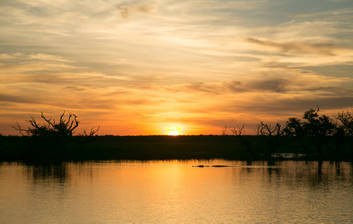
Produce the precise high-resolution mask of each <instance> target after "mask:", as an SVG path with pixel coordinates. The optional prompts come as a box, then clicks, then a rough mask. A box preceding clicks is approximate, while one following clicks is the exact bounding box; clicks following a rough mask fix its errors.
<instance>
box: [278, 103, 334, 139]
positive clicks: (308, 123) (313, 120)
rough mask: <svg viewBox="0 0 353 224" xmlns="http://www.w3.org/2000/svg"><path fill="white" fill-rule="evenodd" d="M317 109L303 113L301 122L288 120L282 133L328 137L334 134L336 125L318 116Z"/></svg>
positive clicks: (295, 119)
mask: <svg viewBox="0 0 353 224" xmlns="http://www.w3.org/2000/svg"><path fill="white" fill-rule="evenodd" d="M319 111H320V109H319V108H316V109H309V110H307V111H305V113H304V116H303V119H304V120H303V121H302V120H300V119H298V118H294V117H292V118H289V119H288V121H287V122H286V125H285V127H284V129H283V133H284V134H285V135H289V136H329V135H332V134H334V132H335V130H336V125H335V124H334V123H333V122H332V121H331V119H330V118H329V117H328V116H326V115H319Z"/></svg>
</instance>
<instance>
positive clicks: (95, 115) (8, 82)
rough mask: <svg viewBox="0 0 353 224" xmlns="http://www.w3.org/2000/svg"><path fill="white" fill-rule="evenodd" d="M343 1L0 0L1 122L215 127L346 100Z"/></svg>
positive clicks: (5, 126)
mask: <svg viewBox="0 0 353 224" xmlns="http://www.w3.org/2000/svg"><path fill="white" fill-rule="evenodd" d="M352 68H353V1H352V0H295V1H294V0H281V1H278V0H234V1H230V0H129V1H122V0H80V1H72V0H1V1H0V133H2V134H15V133H16V131H15V130H14V129H13V128H12V126H14V125H15V123H16V122H19V123H20V124H22V125H24V124H25V122H26V120H28V119H29V118H30V117H34V118H36V119H39V118H40V112H44V113H45V114H46V115H47V116H48V117H53V118H54V117H57V116H58V115H59V114H60V113H62V112H64V111H67V112H72V113H76V114H77V115H78V117H79V120H80V122H81V123H80V128H81V129H80V130H78V132H80V131H82V130H83V129H87V128H88V129H89V128H91V127H97V126H99V127H100V132H99V134H113V135H152V134H166V133H168V132H169V131H175V130H178V131H179V132H180V133H182V134H221V132H222V130H223V129H224V126H225V125H227V126H228V127H234V126H240V124H244V125H245V128H246V133H248V134H251V133H252V132H253V131H254V127H255V126H256V124H257V123H258V122H260V121H265V122H284V121H285V120H286V119H287V118H288V117H290V116H298V117H300V116H302V114H303V112H304V111H305V110H307V109H309V108H312V107H316V106H319V107H320V109H321V111H323V112H325V113H327V114H330V115H333V116H334V115H335V114H336V113H337V112H338V111H343V110H351V109H352V108H353V72H352V71H353V69H352Z"/></svg>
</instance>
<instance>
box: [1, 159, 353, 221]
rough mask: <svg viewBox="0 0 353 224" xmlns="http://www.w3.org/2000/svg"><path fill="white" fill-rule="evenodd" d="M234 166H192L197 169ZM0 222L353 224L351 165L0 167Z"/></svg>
mask: <svg viewBox="0 0 353 224" xmlns="http://www.w3.org/2000/svg"><path fill="white" fill-rule="evenodd" d="M200 164H204V165H215V164H217V165H229V166H230V167H204V168H199V167H193V166H194V165H200ZM0 223H6V224H11V223H36V224H37V223H45V224H47V223H75V224H76V223H85V224H86V223H143V224H146V223H163V224H168V223H178V224H179V223H192V224H199V223H207V224H210V223H353V169H352V164H351V163H340V164H339V165H338V164H335V163H328V162H325V163H323V165H322V168H321V169H320V170H319V169H318V164H317V163H315V162H309V163H305V162H290V161H288V162H281V163H277V164H275V165H271V166H268V165H267V164H266V163H264V162H253V163H251V164H247V163H246V162H240V161H233V162H229V161H228V162H227V161H220V160H218V161H208V162H207V161H152V162H106V163H65V164H62V165H57V166H31V165H23V164H16V163H11V164H8V163H3V164H1V165H0Z"/></svg>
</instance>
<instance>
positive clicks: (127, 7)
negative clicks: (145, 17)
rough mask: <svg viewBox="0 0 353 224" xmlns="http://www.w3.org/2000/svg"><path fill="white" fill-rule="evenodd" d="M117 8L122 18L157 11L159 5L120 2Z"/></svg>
mask: <svg viewBox="0 0 353 224" xmlns="http://www.w3.org/2000/svg"><path fill="white" fill-rule="evenodd" d="M116 7H117V9H118V10H119V12H120V15H121V17H122V18H124V19H127V18H129V17H131V16H132V15H134V14H148V13H152V12H155V11H156V9H157V7H156V5H155V4H152V3H137V4H136V3H135V4H126V3H125V4H118V5H117V6H116Z"/></svg>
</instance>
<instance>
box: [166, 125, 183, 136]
mask: <svg viewBox="0 0 353 224" xmlns="http://www.w3.org/2000/svg"><path fill="white" fill-rule="evenodd" d="M166 134H167V135H171V136H178V135H182V128H181V127H179V126H169V127H167V128H166Z"/></svg>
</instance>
